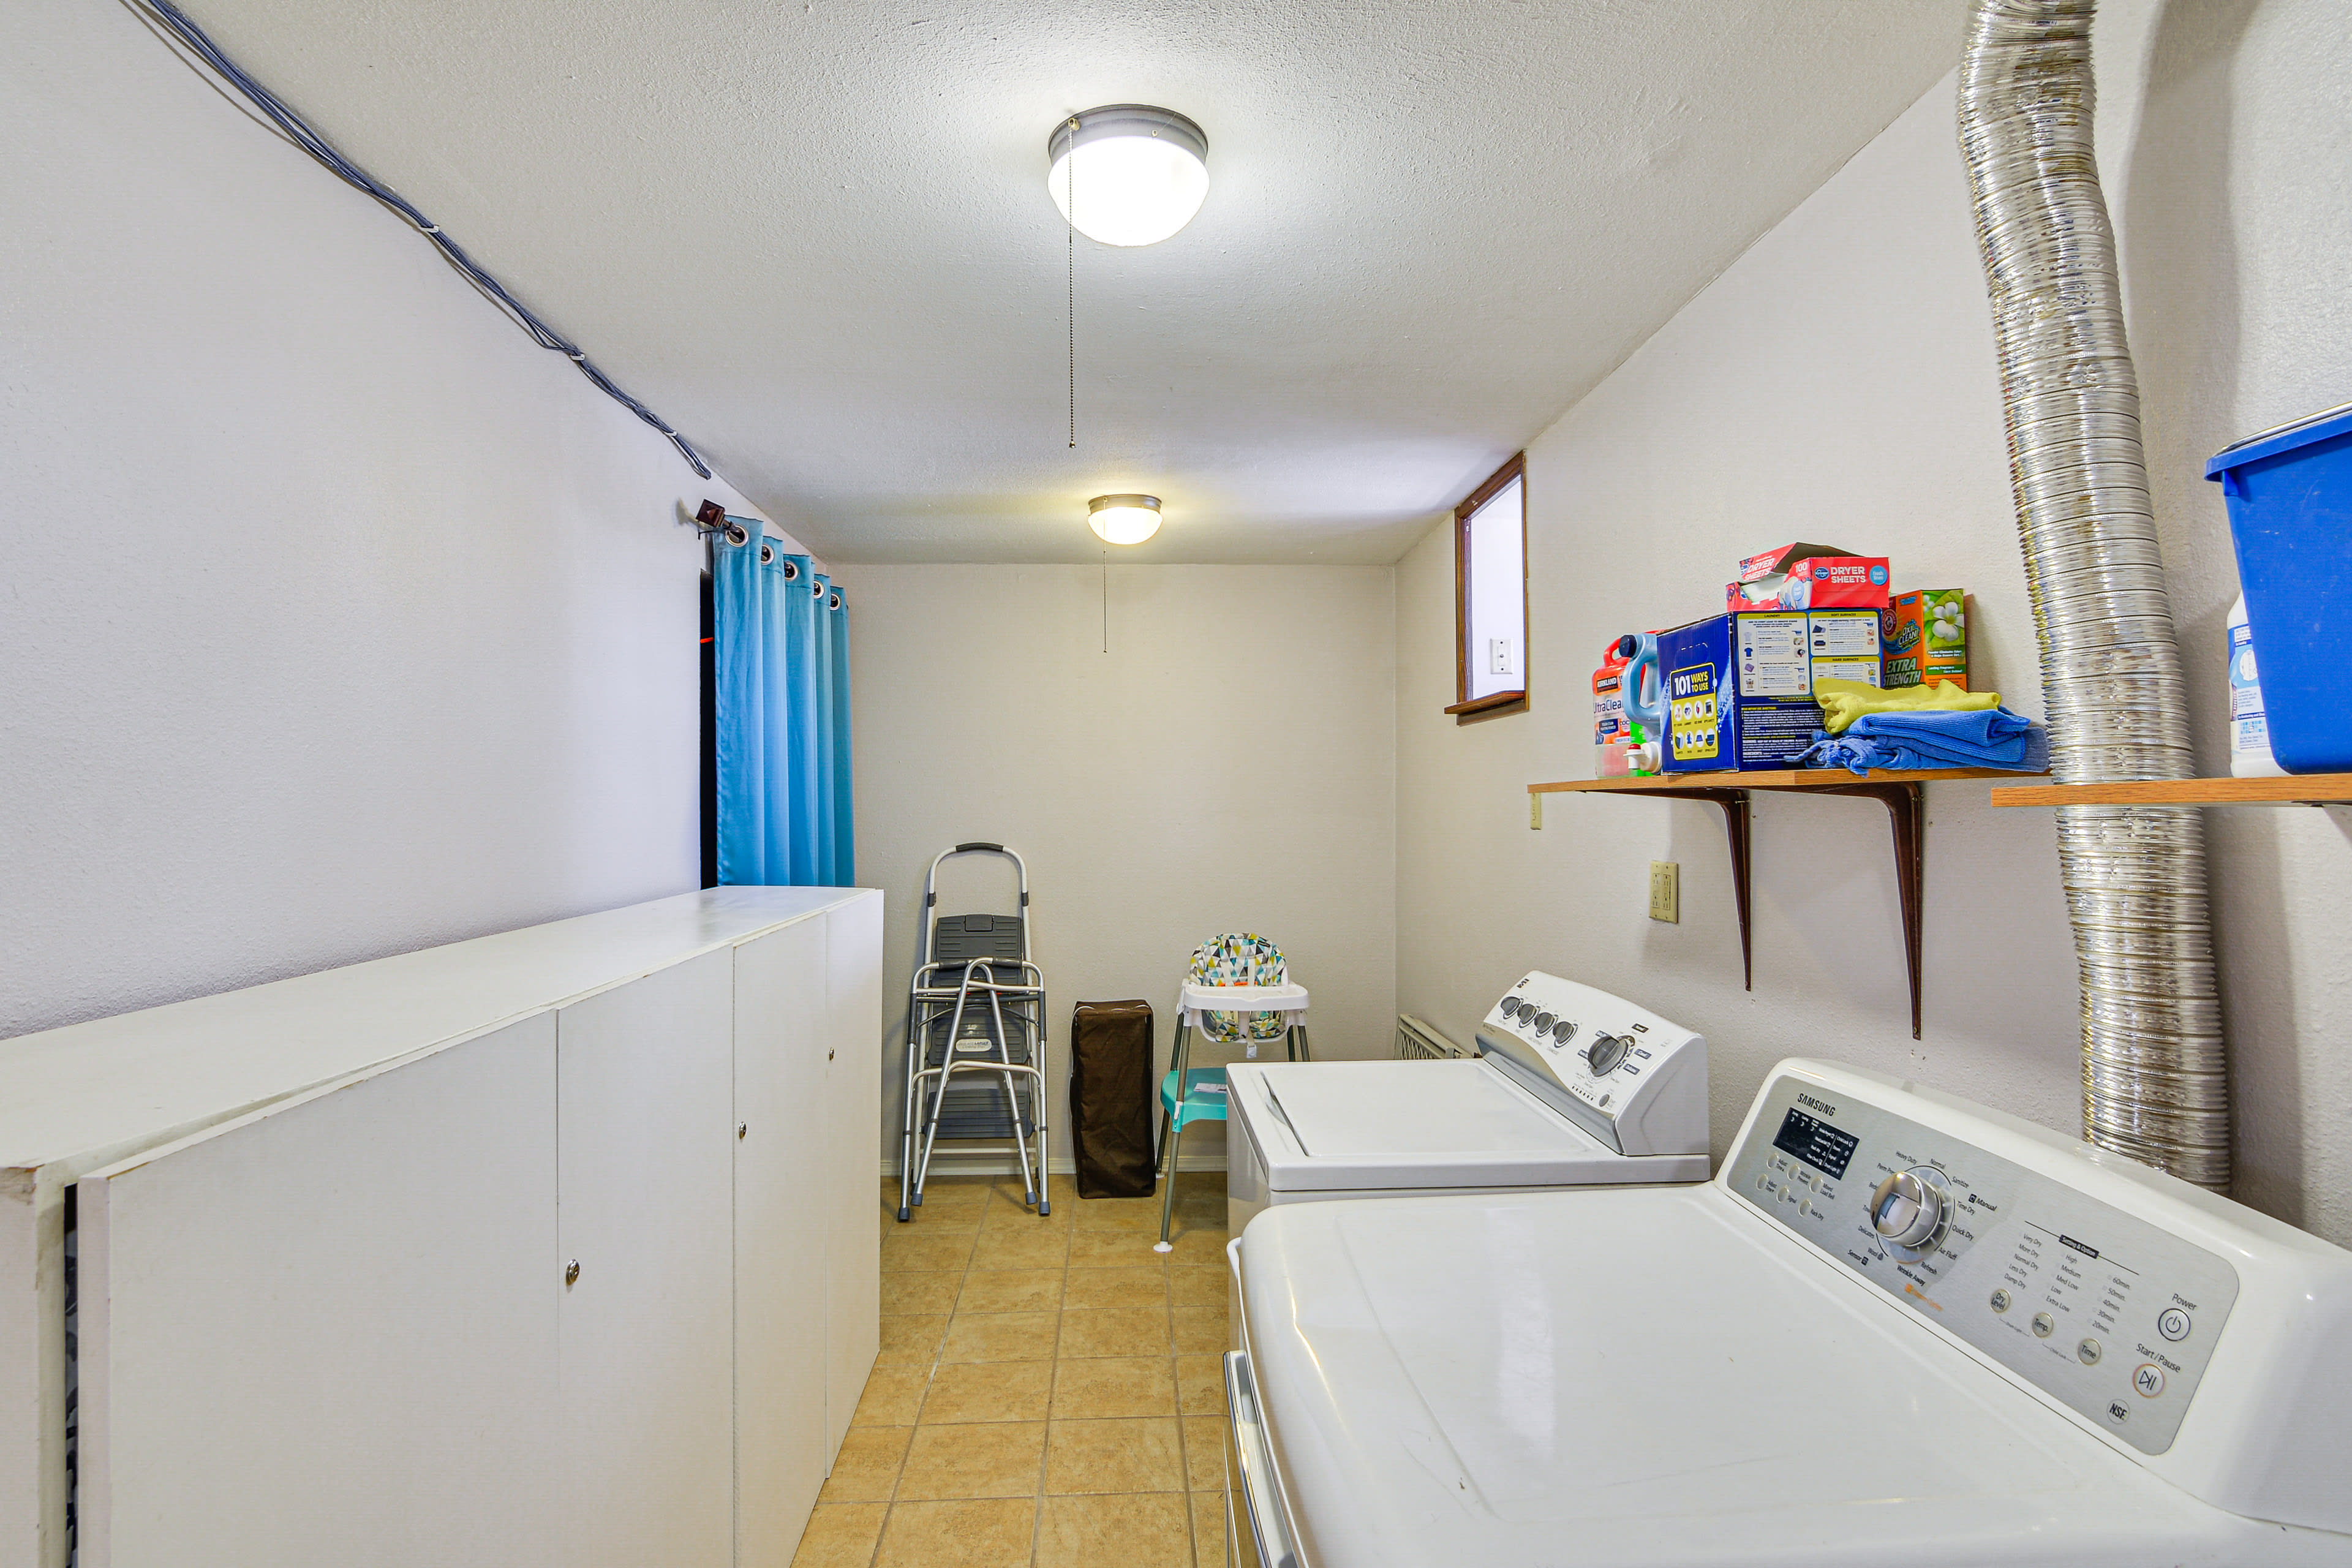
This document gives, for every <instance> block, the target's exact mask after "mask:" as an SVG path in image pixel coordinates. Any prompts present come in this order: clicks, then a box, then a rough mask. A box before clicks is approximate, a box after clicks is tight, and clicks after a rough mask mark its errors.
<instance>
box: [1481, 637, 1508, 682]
mask: <svg viewBox="0 0 2352 1568" xmlns="http://www.w3.org/2000/svg"><path fill="white" fill-rule="evenodd" d="M1486 659H1487V664H1486V673H1487V674H1489V675H1508V674H1510V673H1511V639H1510V638H1508V637H1489V638H1487V639H1486Z"/></svg>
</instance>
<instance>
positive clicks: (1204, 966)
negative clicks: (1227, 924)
mask: <svg viewBox="0 0 2352 1568" xmlns="http://www.w3.org/2000/svg"><path fill="white" fill-rule="evenodd" d="M1184 977H1185V978H1186V979H1187V980H1189V981H1191V982H1192V984H1195V985H1281V984H1286V983H1288V981H1289V979H1290V969H1289V966H1288V965H1287V964H1286V963H1284V962H1283V957H1282V949H1280V948H1278V947H1276V946H1275V945H1274V943H1273V942H1269V941H1268V940H1267V939H1265V937H1262V936H1259V935H1257V934H1255V932H1252V931H1227V932H1226V933H1225V934H1224V935H1223V936H1213V937H1211V938H1210V939H1209V940H1208V941H1206V942H1202V944H1201V945H1200V946H1198V947H1196V948H1194V949H1193V950H1192V964H1191V966H1190V967H1189V968H1188V969H1186V970H1185V972H1184ZM1289 1022H1290V1020H1289V1018H1288V1016H1286V1015H1285V1014H1281V1013H1203V1014H1202V1015H1201V1032H1202V1034H1203V1035H1206V1036H1207V1037H1209V1038H1210V1039H1213V1040H1215V1041H1217V1042H1218V1043H1219V1044H1221V1045H1228V1046H1231V1045H1238V1044H1240V1043H1241V1040H1242V1037H1243V1034H1244V1031H1246V1032H1247V1034H1248V1037H1250V1038H1251V1039H1254V1040H1278V1039H1280V1038H1282V1036H1283V1031H1284V1030H1285V1029H1286V1027H1288V1026H1289Z"/></svg>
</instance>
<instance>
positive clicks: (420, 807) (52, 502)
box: [0, 0, 749, 1036]
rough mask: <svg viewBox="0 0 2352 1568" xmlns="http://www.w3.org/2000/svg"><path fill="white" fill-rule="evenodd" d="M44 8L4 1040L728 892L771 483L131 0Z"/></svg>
mask: <svg viewBox="0 0 2352 1568" xmlns="http://www.w3.org/2000/svg"><path fill="white" fill-rule="evenodd" d="M8 34H9V39H8V47H7V50H6V52H5V53H6V58H5V64H0V79H5V91H0V144H5V146H6V147H7V148H8V150H9V151H8V156H7V158H6V159H5V161H0V279H5V284H0V322H5V326H0V331H5V375H0V497H5V502H0V505H5V521H0V802H5V807H4V808H0V888H5V889H6V890H7V891H6V896H5V898H0V1036H5V1035H9V1034H14V1033H17V1032H20V1031H25V1030H29V1029H37V1028H44V1027H48V1026H55V1025H60V1024H66V1023H69V1022H73V1021H75V1020H78V1019H82V1018H87V1017H90V1016H98V1015H102V1014H108V1013H114V1012H120V1011H123V1010H125V1009H129V1008H132V1007H140V1006H146V1005H153V1004H156V1003H161V1002H165V1001H170V1000H173V999H175V998H178V997H183V996H187V995H191V994H201V993H205V992H212V991H220V990H226V989H229V988H232V987H236V986H241V985H247V984H256V983H258V982H261V981H265V980H269V979H273V978H276V977H278V976H281V975H285V974H289V973H299V972H302V971H306V970H313V969H319V968H322V967H326V966H329V965H332V964H338V963H350V962H353V961H356V960H360V959H365V958H369V957H373V956H376V955H379V954H383V953H386V952H397V951H401V950H404V949H408V948H415V947H420V946H425V945H428V944H431V943H435V942H448V941H452V940H455V939H457V938H461V937H467V936H472V935H476V934H478V933H480V932H484V931H495V930H500V929H504V928H507V927H510V926H517V925H522V924H527V923H530V922H531V921H543V920H549V919H552V918H556V917H560V916H563V915H569V914H576V913H580V912H583V911H585V910H594V909H600V908H604V907H606V906H610V905H615V904H622V903H627V902H631V901H634V900H641V899H649V898H654V897H656V896H659V895H662V894H667V893H674V892H677V891H680V890H682V889H689V888H692V887H694V886H695V885H696V883H697V882H698V873H699V853H698V846H697V821H698V816H697V813H698V784H697V771H696V770H697V763H696V755H697V741H696V734H697V700H696V689H697V674H696V652H695V648H696V638H697V636H698V633H697V610H696V586H695V584H696V575H697V571H698V563H699V560H700V554H699V552H698V547H697V544H696V541H695V537H694V534H693V531H691V530H690V529H688V528H686V527H682V526H680V523H679V516H680V513H679V509H680V507H681V506H683V507H684V508H685V509H686V511H687V512H688V514H690V513H691V511H692V510H693V508H694V507H695V506H696V505H697V504H698V502H699V501H700V500H701V499H702V498H703V497H704V496H706V495H709V496H711V497H713V498H715V499H717V500H721V501H722V502H724V503H727V504H729V505H730V506H731V507H733V508H734V509H735V510H739V511H740V510H749V509H747V508H746V507H745V506H744V505H743V503H742V500H741V498H740V497H739V496H737V495H736V494H735V492H734V491H733V490H731V489H729V488H727V487H726V486H725V485H724V484H722V483H716V482H706V481H704V480H700V479H697V478H696V477H695V475H694V473H693V471H692V470H691V469H689V468H688V467H687V466H686V465H685V463H684V462H683V461H682V460H681V459H680V458H678V457H677V454H676V453H675V452H674V451H673V450H672V449H671V447H669V445H668V444H667V442H666V441H664V440H663V439H662V438H661V437H660V436H659V435H657V434H656V432H654V431H652V430H650V429H648V428H646V426H643V425H641V424H639V423H637V421H636V420H635V418H634V417H633V416H630V415H629V414H628V413H627V412H626V411H625V410H624V409H622V408H621V407H619V406H618V405H615V404H614V403H612V402H611V401H610V400H608V399H606V398H605V397H604V396H603V395H601V394H599V393H597V392H596V391H595V390H594V389H593V388H592V387H590V386H589V385H588V384H586V383H585V382H584V381H583V380H582V379H581V377H580V375H579V374H578V373H577V372H576V371H574V370H573V369H572V367H571V365H570V364H569V363H566V362H565V361H564V360H563V359H562V357H560V356H558V355H555V354H551V353H546V352H544V351H542V350H540V349H538V348H535V347H533V346H532V345H531V344H530V342H529V340H527V339H526V338H525V337H524V336H523V335H522V334H521V332H520V331H518V330H517V329H516V328H515V327H514V326H512V325H511V324H509V322H508V321H506V319H505V318H504V317H502V316H501V315H500V314H499V312H498V311H497V310H494V309H493V308H492V307H491V306H490V305H489V304H488V303H487V302H486V301H484V300H482V299H481V298H479V297H478V295H477V294H476V293H475V292H474V291H473V290H472V289H470V288H468V287H467V285H466V284H465V283H464V282H463V281H462V280H461V279H458V278H457V275H456V274H454V273H453V272H451V271H450V269H449V268H447V267H446V266H445V265H443V264H442V263H441V262H440V260H438V259H437V258H436V255H435V254H434V252H433V251H432V249H431V248H430V247H428V246H427V245H426V244H425V242H424V241H423V240H422V239H420V238H418V237H416V236H415V234H413V233H411V232H410V231H409V230H408V229H407V228H406V227H405V226H404V225H403V224H402V223H401V222H400V221H399V220H397V219H396V218H394V217H393V216H391V215H389V214H387V213H385V212H384V211H383V210H382V209H381V208H379V207H377V206H376V205H374V204H373V203H372V202H370V201H368V200H367V199H365V198H364V197H362V196H361V195H358V194H357V193H356V192H354V191H352V190H350V189H349V188H347V187H345V186H344V185H342V184H339V183H338V182H337V181H335V180H334V179H333V178H332V177H331V175H329V174H327V173H326V172H325V171H324V170H323V169H321V168H320V167H319V166H318V165H316V164H315V163H312V162H311V161H310V159H309V158H307V157H305V156H303V155H302V154H300V153H298V152H296V151H295V150H294V149H292V148H291V147H290V146H289V145H288V144H287V143H285V142H281V141H279V140H278V139H277V138H276V137H274V136H273V135H271V134H269V133H268V132H265V131H264V130H263V129H261V128H260V127H259V126H257V124H256V122H255V121H252V120H251V119H249V118H247V116H246V115H245V114H244V113H242V112H240V111H239V110H238V109H237V108H236V107H235V106H233V105H232V104H231V103H230V102H229V101H228V100H226V99H225V98H224V97H223V96H222V95H221V94H220V93H218V92H216V91H215V90H214V89H213V87H212V86H211V85H209V84H208V83H207V82H206V81H205V79H201V78H199V77H198V76H197V75H195V74H194V72H193V71H191V70H190V69H189V68H187V67H186V66H184V65H183V64H182V63H181V62H180V61H179V60H178V59H177V58H174V57H173V55H172V54H171V53H170V51H168V50H167V49H166V48H165V47H164V46H163V44H162V43H160V42H159V41H158V40H157V39H156V38H155V37H152V36H151V35H150V34H149V33H148V31H147V30H146V29H145V28H144V27H142V26H141V25H140V23H139V21H138V20H137V19H136V17H135V16H134V15H133V13H132V12H131V10H130V9H129V8H127V7H124V6H120V5H105V4H95V5H94V4H91V3H89V0H21V3H19V4H16V5H12V6H11V7H10V11H9V23H8ZM510 281H512V282H515V283H516V284H517V286H518V287H519V288H520V289H521V291H522V293H523V295H524V297H526V298H528V297H529V289H528V281H527V280H523V279H511V280H510ZM588 346H589V348H590V350H591V352H592V353H593V350H594V347H595V344H594V343H593V341H592V342H590V343H589V345H588ZM609 368H612V369H613V370H614V371H615V373H616V374H619V375H620V376H621V378H622V380H623V381H624V383H625V382H626V379H627V370H626V367H625V366H617V365H616V366H612V367H609Z"/></svg>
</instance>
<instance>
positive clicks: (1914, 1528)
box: [1239, 1186, 2342, 1568]
mask: <svg viewBox="0 0 2352 1568" xmlns="http://www.w3.org/2000/svg"><path fill="white" fill-rule="evenodd" d="M1239 1247H1240V1257H1241V1268H1242V1279H1243V1300H1244V1331H1245V1333H1246V1342H1247V1344H1248V1346H1249V1352H1250V1357H1251V1361H1252V1367H1253V1372H1254V1373H1255V1377H1256V1380H1257V1384H1258V1393H1259V1398H1260V1402H1261V1405H1262V1406H1263V1408H1264V1409H1265V1414H1266V1417H1267V1420H1268V1423H1269V1426H1271V1429H1272V1436H1273V1439H1274V1444H1275V1449H1276V1456H1277V1463H1278V1467H1279V1470H1280V1474H1281V1477H1282V1480H1283V1483H1284V1485H1285V1488H1286V1493H1287V1497H1288V1500H1289V1504H1290V1509H1291V1512H1292V1514H1293V1515H1294V1517H1295V1518H1296V1520H1297V1523H1298V1525H1299V1527H1300V1530H1301V1531H1302V1533H1303V1536H1304V1538H1305V1542H1306V1544H1307V1556H1308V1560H1309V1561H1310V1562H1312V1563H1318V1564H1347V1565H1349V1568H1386V1565H1391V1564H1393V1565H1397V1568H1403V1565H1405V1564H1423V1563H1480V1564H1482V1565H1486V1568H1537V1565H1538V1564H1541V1565H1544V1568H1584V1565H1592V1568H1599V1565H1601V1564H1608V1565H1610V1568H1664V1565H1666V1564H1688V1563H1726V1564H1731V1563H1776V1564H1779V1563H1804V1564H1807V1565H1808V1568H1824V1565H1829V1564H1836V1565H1840V1568H1862V1565H1864V1564H1868V1565H1870V1568H1882V1565H1884V1564H1886V1563H1896V1562H1900V1563H1905V1564H1906V1565H1907V1568H1929V1565H1940V1564H1956V1563H1973V1564H1983V1563H2054V1562H2064V1563H2070V1564H2120V1563H2149V1562H2156V1561H2163V1562H2176V1561H2183V1560H2189V1559H2196V1558H2199V1557H2200V1552H2205V1551H2211V1552H2215V1553H2216V1555H2219V1553H2220V1550H2221V1548H2223V1547H2225V1546H2226V1547H2228V1548H2229V1549H2231V1550H2236V1551H2243V1550H2245V1549H2246V1548H2247V1547H2248V1546H2249V1544H2250V1543H2252V1542H2253V1540H2254V1538H2255V1536H2257V1535H2260V1534H2263V1532H2264V1531H2268V1539H2271V1540H2277V1539H2280V1538H2279V1537H2278V1535H2277V1531H2276V1529H2275V1527H2258V1526H2254V1525H2252V1524H2251V1523H2249V1522H2248V1521H2242V1520H2237V1519H2235V1518H2234V1517H2233V1516H2231V1515H2229V1514H2225V1513H2222V1512H2221V1510H2216V1509H2211V1508H2209V1507H2207V1506H2205V1505H2204V1504H2202V1503H2200V1502H2198V1501H2196V1500H2194V1499H2191V1498H2189V1496H2188V1495H2187V1494H2185V1493H2182V1492H2180V1491H2179V1490H2177V1489H2174V1488H2172V1487H2170V1486H2168V1485H2167V1484H2165V1483H2164V1482H2162V1481H2161V1480H2158V1479H2156V1478H2155V1477H2153V1476H2150V1475H2148V1474H2147V1472H2145V1471H2143V1470H2142V1469H2140V1468H2138V1467H2137V1466H2136V1465H2134V1464H2133V1463H2132V1462H2131V1461H2129V1460H2128V1459H2126V1458H2121V1457H2120V1456H2118V1455H2116V1453H2114V1452H2112V1451H2111V1450H2110V1449H2108V1448H2107V1447H2106V1446H2105V1445H2104V1444H2103V1443H2101V1442H2099V1441H2097V1440H2096V1439H2095V1438H2093V1437H2091V1436H2088V1435H2086V1434H2084V1433H2083V1432H2080V1431H2078V1430H2076V1429H2075V1428H2074V1427H2073V1426H2070V1425H2069V1424H2068V1423H2067V1421H2066V1420H2065V1418H2064V1417H2063V1416H2061V1415H2057V1414H2056V1413H2054V1412H2053V1411H2051V1410H2049V1409H2047V1408H2045V1407H2044V1406H2042V1405H2040V1404H2039V1403H2037V1402H2035V1401H2034V1400H2033V1399H2032V1398H2031V1396H2029V1395H2027V1394H2023V1393H2021V1391H2019V1390H2017V1389H2015V1388H2013V1387H2011V1386H2010V1385H2009V1384H2007V1383H2005V1382H2004V1381H2002V1380H2001V1378H2000V1376H1999V1374H1997V1373H1992V1372H1990V1371H1988V1370H1987V1369H1986V1368H1984V1367H1982V1366H1980V1365H1979V1364H1978V1363H1975V1362H1973V1361H1971V1360H1970V1359H1969V1357H1968V1356H1967V1355H1966V1354H1965V1353H1964V1352H1960V1351H1958V1350H1955V1349H1953V1348H1951V1347H1950V1346H1948V1345H1946V1344H1944V1343H1943V1342H1940V1341H1937V1340H1936V1339H1935V1338H1934V1337H1933V1336H1930V1335H1927V1334H1925V1333H1921V1332H1919V1331H1917V1330H1916V1327H1915V1326H1914V1325H1912V1324H1910V1323H1908V1322H1906V1321H1904V1320H1903V1318H1902V1317H1901V1316H1900V1313H1899V1310H1898V1309H1893V1308H1890V1307H1888V1306H1886V1305H1885V1304H1884V1303H1882V1302H1879V1301H1877V1300H1872V1299H1871V1298H1869V1297H1868V1296H1867V1295H1866V1294H1865V1293H1864V1292H1861V1291H1858V1290H1855V1289H1850V1288H1847V1287H1848V1285H1849V1282H1848V1281H1845V1280H1843V1279H1838V1278H1836V1277H1835V1276H1834V1275H1832V1274H1829V1273H1828V1272H1827V1271H1826V1269H1825V1268H1822V1266H1821V1265H1820V1264H1819V1263H1818V1262H1817V1261H1816V1260H1814V1259H1812V1258H1807V1257H1806V1256H1804V1255H1803V1254H1802V1253H1801V1252H1799V1251H1798V1250H1797V1249H1796V1248H1795V1247H1792V1246H1790V1245H1789V1244H1788V1243H1787V1242H1786V1241H1785V1240H1784V1239H1783V1238H1780V1237H1775V1236H1772V1235H1770V1234H1769V1233H1767V1232H1766V1231H1765V1230H1764V1228H1763V1227H1762V1226H1760V1225H1758V1224H1755V1223H1753V1222H1752V1221H1749V1222H1745V1223H1743V1216H1740V1215H1737V1214H1735V1213H1734V1212H1733V1210H1732V1207H1731V1204H1730V1201H1729V1200H1727V1198H1726V1197H1725V1196H1724V1195H1723V1194H1721V1193H1720V1192H1718V1191H1717V1190H1716V1189H1715V1188H1713V1187H1711V1186H1708V1187H1652V1188H1627V1189H1621V1190H1617V1191H1611V1192H1599V1193H1549V1194H1538V1193H1531V1194H1524V1195H1506V1196H1491V1197H1424V1198H1385V1199H1382V1198H1370V1199H1365V1200H1363V1201H1361V1202H1357V1203H1347V1204H1296V1205H1286V1206H1282V1207H1276V1208H1270V1209H1268V1210H1267V1211H1266V1212H1265V1213H1264V1214H1262V1215H1259V1216H1258V1217H1257V1218H1255V1220H1253V1221H1252V1222H1251V1224H1250V1226H1249V1227H1248V1229H1247V1230H1245V1231H1244V1233H1243V1235H1242V1238H1241V1241H1240V1243H1239ZM2326 1539H2327V1540H2330V1541H2336V1542H2340V1541H2341V1539H2342V1538H2340V1537H2329V1538H2326ZM2270 1550H2276V1549H2275V1548H2272V1549H2270ZM2232 1560H2236V1559H2232ZM2244 1560H2246V1561H2265V1562H2269V1561H2301V1560H2302V1559H2301V1558H2300V1557H2297V1556H2284V1557H2276V1558H2273V1557H2270V1556H2261V1557H2255V1556H2248V1557H2246V1558H2245V1559H2244Z"/></svg>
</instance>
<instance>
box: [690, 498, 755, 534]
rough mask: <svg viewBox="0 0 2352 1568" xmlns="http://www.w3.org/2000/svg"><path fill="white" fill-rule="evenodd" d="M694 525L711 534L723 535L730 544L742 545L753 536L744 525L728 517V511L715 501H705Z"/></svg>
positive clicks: (695, 517)
mask: <svg viewBox="0 0 2352 1568" xmlns="http://www.w3.org/2000/svg"><path fill="white" fill-rule="evenodd" d="M694 525H695V526H696V527H697V528H699V529H702V530H703V531H706V532H709V533H723V534H725V535H726V536H727V542H728V543H730V544H741V543H743V542H745V541H747V540H749V539H750V538H751V534H749V533H748V532H746V531H744V528H743V525H742V524H741V523H740V522H737V521H734V520H733V519H731V518H730V517H729V516H728V515H727V509H726V508H725V507H723V506H720V505H719V503H718V502H717V501H715V500H705V501H704V502H703V503H702V510H699V511H698V512H696V513H695V514H694Z"/></svg>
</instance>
